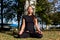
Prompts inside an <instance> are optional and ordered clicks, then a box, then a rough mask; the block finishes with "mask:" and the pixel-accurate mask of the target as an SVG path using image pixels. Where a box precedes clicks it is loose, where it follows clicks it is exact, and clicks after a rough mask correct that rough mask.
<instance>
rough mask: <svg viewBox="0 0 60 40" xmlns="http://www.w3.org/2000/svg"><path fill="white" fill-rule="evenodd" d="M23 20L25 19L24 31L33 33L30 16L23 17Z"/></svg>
mask: <svg viewBox="0 0 60 40" xmlns="http://www.w3.org/2000/svg"><path fill="white" fill-rule="evenodd" d="M34 17H35V18H36V16H35V15H34ZM23 19H25V31H29V32H35V29H34V22H33V18H32V16H28V15H24V16H23Z"/></svg>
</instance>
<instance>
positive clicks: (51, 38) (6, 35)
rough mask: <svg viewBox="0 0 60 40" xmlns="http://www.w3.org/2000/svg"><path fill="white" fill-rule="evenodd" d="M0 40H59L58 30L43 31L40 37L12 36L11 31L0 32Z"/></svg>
mask: <svg viewBox="0 0 60 40" xmlns="http://www.w3.org/2000/svg"><path fill="white" fill-rule="evenodd" d="M0 40H60V32H59V31H43V37H42V38H14V37H13V35H12V33H11V32H0Z"/></svg>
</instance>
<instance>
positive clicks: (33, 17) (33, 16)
mask: <svg viewBox="0 0 60 40" xmlns="http://www.w3.org/2000/svg"><path fill="white" fill-rule="evenodd" d="M29 7H31V8H32V6H31V5H29V6H28V8H27V10H28V9H29ZM32 10H33V8H32ZM35 18H36V17H35V15H34V14H33V13H32V19H33V21H34V23H35Z"/></svg>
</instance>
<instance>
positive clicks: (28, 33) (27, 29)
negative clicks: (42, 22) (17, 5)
mask: <svg viewBox="0 0 60 40" xmlns="http://www.w3.org/2000/svg"><path fill="white" fill-rule="evenodd" d="M27 11H28V14H27V15H24V16H23V19H22V27H21V30H20V31H19V35H20V38H27V37H34V38H41V37H42V31H41V30H40V28H39V26H38V23H37V18H36V16H35V15H33V8H32V6H28V8H27ZM34 25H35V26H34ZM34 27H35V28H36V30H37V31H36V30H35V29H34Z"/></svg>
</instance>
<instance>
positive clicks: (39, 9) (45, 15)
mask: <svg viewBox="0 0 60 40" xmlns="http://www.w3.org/2000/svg"><path fill="white" fill-rule="evenodd" d="M49 9H50V3H48V2H47V0H37V4H36V14H37V15H38V16H39V17H40V18H41V19H42V22H45V23H46V25H48V24H51V22H52V20H51V19H50V18H49Z"/></svg>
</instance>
